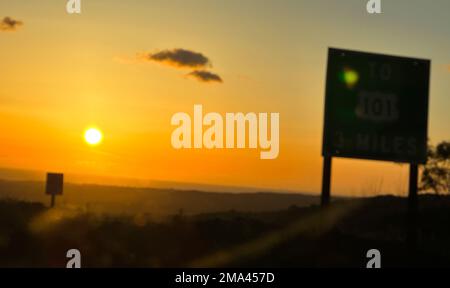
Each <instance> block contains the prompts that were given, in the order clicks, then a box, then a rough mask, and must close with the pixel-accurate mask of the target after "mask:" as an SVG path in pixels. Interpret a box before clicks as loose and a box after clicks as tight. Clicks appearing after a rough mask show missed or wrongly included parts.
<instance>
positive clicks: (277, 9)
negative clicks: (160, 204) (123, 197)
mask: <svg viewBox="0 0 450 288" xmlns="http://www.w3.org/2000/svg"><path fill="white" fill-rule="evenodd" d="M5 2H6V1H2V2H0V11H1V12H2V13H4V15H0V18H3V17H5V16H10V17H12V18H14V19H19V20H20V21H22V22H23V25H22V26H20V27H18V28H17V30H16V31H8V32H1V31H0V63H2V64H1V67H2V68H1V70H0V119H2V121H0V131H1V134H0V141H1V142H0V143H1V144H0V145H1V149H0V167H7V168H19V169H32V170H42V171H50V170H52V171H61V172H64V173H76V174H86V175H90V174H93V175H108V176H114V177H131V178H141V179H155V180H168V181H180V182H195V183H208V184H218V185H233V186H252V187H265V188H275V189H289V190H295V191H307V192H314V193H316V192H318V191H319V190H320V179H321V165H322V163H321V160H322V159H321V154H320V149H321V141H322V125H323V121H322V118H323V101H324V81H325V79H324V77H325V63H326V55H327V48H328V47H329V46H334V47H342V48H348V49H357V50H365V51H372V52H381V53H389V54H396V55H405V56H412V57H421V58H430V59H432V60H433V68H432V79H431V96H430V98H431V103H430V122H429V123H430V124H429V127H430V139H431V140H432V141H433V142H434V143H436V142H438V141H442V140H445V139H447V140H448V139H449V136H450V135H449V131H450V121H449V120H450V117H449V114H448V111H447V110H448V107H449V106H450V100H449V98H448V95H449V92H450V84H449V83H450V81H449V77H450V74H449V72H448V68H447V67H448V64H449V63H450V57H449V54H448V51H449V48H450V40H449V39H448V32H449V31H448V27H450V23H449V18H448V15H446V14H445V12H443V11H449V9H450V4H449V2H447V1H436V3H434V2H433V3H429V2H427V1H406V0H403V1H395V2H396V3H395V4H393V3H392V4H389V3H387V5H386V8H385V9H386V11H389V13H387V12H386V13H384V14H383V15H381V16H375V17H371V16H368V15H367V13H365V11H364V9H363V8H364V7H359V6H361V5H360V1H348V3H347V2H346V4H341V3H339V4H337V3H332V4H330V3H329V1H268V2H267V3H266V4H267V5H262V4H260V3H259V2H258V1H245V3H242V2H241V1H223V2H222V1H193V2H192V3H190V4H187V3H186V2H185V1H174V2H170V3H168V2H169V1H149V2H148V3H143V2H147V1H142V2H141V1H131V2H129V3H128V1H126V2H127V3H124V2H120V1H97V2H96V1H94V2H90V1H84V3H83V12H82V14H81V15H68V14H67V13H66V12H65V10H64V5H59V4H58V5H56V4H55V2H54V1H50V0H46V1H40V4H39V6H33V7H31V6H30V4H27V3H24V2H20V3H17V2H19V1H14V3H13V4H11V3H8V4H6V3H5ZM63 2H64V1H63ZM213 2H214V3H213ZM311 2H314V3H311ZM336 2H337V1H336ZM341 2H342V1H341ZM406 2H407V3H408V4H411V3H412V2H413V4H414V5H411V7H413V8H411V10H409V11H408V12H405V11H403V10H402V9H403V8H402V7H403V6H404V5H405V3H406ZM325 6H326V7H327V8H326V9H325V8H324V7H325ZM330 6H332V7H330ZM445 7H446V8H445ZM355 23H359V24H355ZM386 31H389V33H386ZM411 31H415V32H411ZM173 48H183V49H189V50H192V51H197V52H200V53H202V54H203V55H205V56H206V57H208V59H209V60H210V61H211V63H212V67H208V69H209V70H210V71H212V72H214V73H216V74H217V75H220V77H221V78H222V79H223V83H203V82H200V81H197V80H196V79H194V78H192V77H186V74H188V73H190V71H192V70H193V69H183V68H180V67H171V66H168V65H164V63H155V62H154V61H153V62H152V61H142V59H139V57H136V55H137V54H139V53H156V51H161V50H165V49H173ZM194 104H202V105H203V109H204V110H205V113H207V112H218V113H221V114H222V115H224V114H225V113H226V112H256V113H258V112H278V113H280V154H279V157H278V158H277V159H275V160H261V159H260V158H259V150H258V151H257V150H251V149H243V150H238V149H231V150H225V149H224V150H206V149H203V150H194V149H192V150H175V149H173V148H172V146H171V143H170V135H171V133H172V131H173V129H174V127H172V126H171V125H170V119H171V117H172V115H173V114H175V113H177V112H187V113H189V114H191V115H192V113H193V111H192V110H193V105H194ZM91 126H96V127H98V128H100V129H101V130H102V132H103V134H104V141H103V142H102V144H101V145H99V146H94V147H93V146H88V145H87V144H86V143H85V141H84V139H83V133H84V131H85V130H86V129H87V128H88V127H91ZM334 164H335V165H334V168H333V189H334V191H336V192H337V193H340V194H352V195H362V194H377V193H380V192H386V193H397V194H398V193H404V191H405V189H406V180H407V174H406V172H407V170H406V166H405V165H403V166H400V165H398V164H392V163H376V162H369V161H358V160H345V159H338V160H337V161H335V162H334ZM0 177H1V175H0Z"/></svg>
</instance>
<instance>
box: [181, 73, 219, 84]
mask: <svg viewBox="0 0 450 288" xmlns="http://www.w3.org/2000/svg"><path fill="white" fill-rule="evenodd" d="M187 76H190V77H193V78H195V79H197V80H198V81H200V82H219V83H222V82H223V81H222V78H220V76H219V75H217V74H214V73H212V72H209V71H205V70H194V71H192V72H191V73H189V74H188V75H187Z"/></svg>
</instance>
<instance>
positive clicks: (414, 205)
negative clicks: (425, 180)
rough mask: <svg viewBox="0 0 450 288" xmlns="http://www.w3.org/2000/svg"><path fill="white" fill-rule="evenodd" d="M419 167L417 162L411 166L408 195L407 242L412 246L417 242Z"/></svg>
mask: <svg viewBox="0 0 450 288" xmlns="http://www.w3.org/2000/svg"><path fill="white" fill-rule="evenodd" d="M418 178H419V168H418V165H417V164H410V166H409V195H408V212H407V214H408V219H407V226H408V227H407V242H408V245H409V246H410V247H411V248H415V247H416V244H417V219H418V215H417V214H418V208H419V207H418V196H417V182H418Z"/></svg>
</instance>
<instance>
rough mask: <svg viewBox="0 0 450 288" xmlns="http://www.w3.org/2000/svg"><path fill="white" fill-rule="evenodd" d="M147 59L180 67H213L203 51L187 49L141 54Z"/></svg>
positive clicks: (141, 56) (142, 57)
mask: <svg viewBox="0 0 450 288" xmlns="http://www.w3.org/2000/svg"><path fill="white" fill-rule="evenodd" d="M139 58H141V59H143V60H146V61H155V62H160V63H163V64H167V65H170V66H175V67H178V68H206V67H211V62H210V61H209V59H208V58H207V57H206V56H205V55H203V54H202V53H198V52H194V51H190V50H186V49H172V50H162V51H159V52H156V53H146V54H144V55H140V57H139Z"/></svg>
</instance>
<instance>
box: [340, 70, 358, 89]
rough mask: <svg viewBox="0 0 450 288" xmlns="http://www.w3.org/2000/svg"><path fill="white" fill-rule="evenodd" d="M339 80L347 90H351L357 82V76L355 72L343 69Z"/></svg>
mask: <svg viewBox="0 0 450 288" xmlns="http://www.w3.org/2000/svg"><path fill="white" fill-rule="evenodd" d="M340 78H341V81H342V82H344V83H345V85H347V87H348V88H353V87H354V86H355V85H356V84H357V83H358V81H359V74H358V72H356V71H355V70H353V69H351V68H348V67H345V68H344V70H343V71H342V72H341V75H340Z"/></svg>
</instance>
